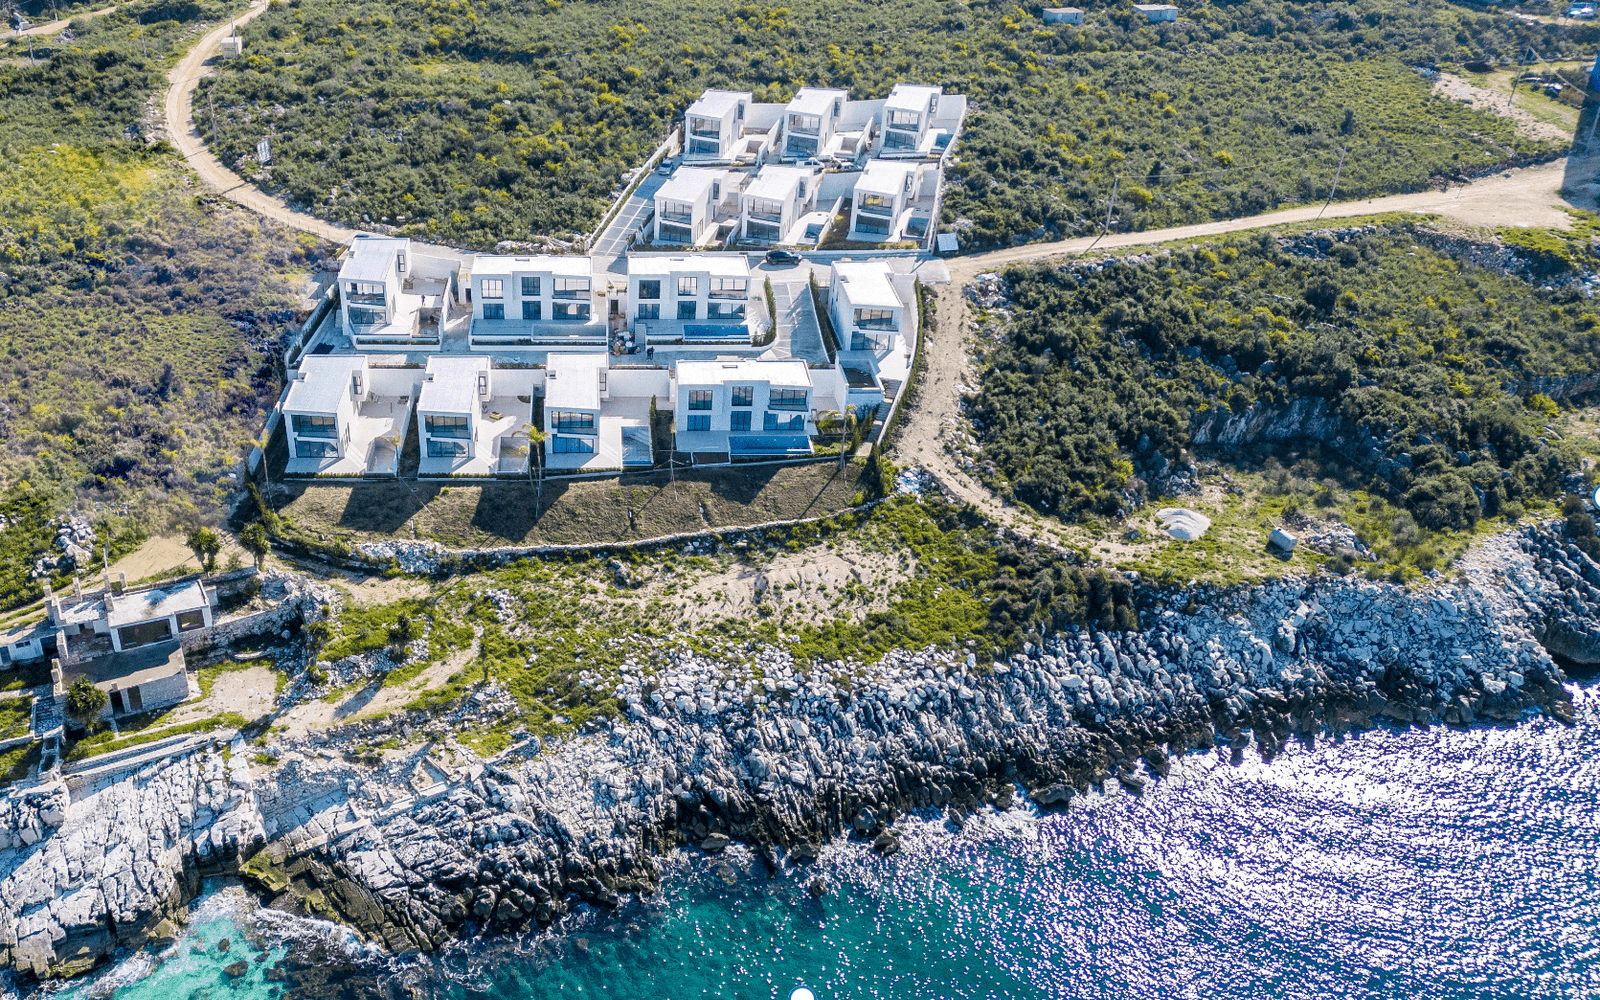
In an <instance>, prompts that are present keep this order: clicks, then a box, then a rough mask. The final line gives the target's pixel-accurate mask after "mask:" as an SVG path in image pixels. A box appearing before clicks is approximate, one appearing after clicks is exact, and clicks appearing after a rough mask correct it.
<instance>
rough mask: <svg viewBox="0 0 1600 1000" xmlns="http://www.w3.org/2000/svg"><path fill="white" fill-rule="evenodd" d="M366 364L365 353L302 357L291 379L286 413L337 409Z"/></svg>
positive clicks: (284, 406) (325, 411)
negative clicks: (352, 378)
mask: <svg viewBox="0 0 1600 1000" xmlns="http://www.w3.org/2000/svg"><path fill="white" fill-rule="evenodd" d="M366 368H367V359H366V356H365V355H349V354H344V355H336V354H313V355H311V356H310V357H307V358H302V359H301V361H300V371H299V374H298V375H296V376H295V378H294V379H293V380H292V381H291V382H290V383H289V395H288V396H287V397H286V398H285V399H284V401H283V410H284V412H285V413H334V412H336V411H337V410H338V409H339V403H340V402H341V401H342V400H343V399H344V397H345V396H346V395H347V394H348V393H349V392H350V379H351V377H352V376H354V375H355V374H356V373H357V372H364V371H366Z"/></svg>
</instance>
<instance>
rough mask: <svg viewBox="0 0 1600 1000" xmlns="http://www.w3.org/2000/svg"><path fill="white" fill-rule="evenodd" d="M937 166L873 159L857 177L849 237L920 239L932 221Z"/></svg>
mask: <svg viewBox="0 0 1600 1000" xmlns="http://www.w3.org/2000/svg"><path fill="white" fill-rule="evenodd" d="M938 177H939V171H938V168H937V167H936V166H933V165H930V164H924V163H917V162H902V161H897V160H872V161H869V162H868V163H867V169H866V170H863V171H862V172H861V176H860V177H859V178H858V179H857V180H856V186H855V195H854V198H853V201H852V205H851V211H850V231H849V234H848V238H849V239H851V240H854V241H857V242H862V243H890V242H894V241H897V240H906V239H913V240H920V239H922V238H924V237H925V236H926V235H927V233H928V229H929V227H930V226H931V225H932V224H933V210H934V205H935V202H936V199H937V195H938V183H939V182H938Z"/></svg>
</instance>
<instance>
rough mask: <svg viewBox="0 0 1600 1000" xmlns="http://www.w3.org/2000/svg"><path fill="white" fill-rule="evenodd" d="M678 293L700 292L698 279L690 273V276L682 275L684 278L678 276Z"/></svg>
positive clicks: (691, 293)
mask: <svg viewBox="0 0 1600 1000" xmlns="http://www.w3.org/2000/svg"><path fill="white" fill-rule="evenodd" d="M678 294H679V295H698V294H700V279H699V278H696V277H694V276H693V275H690V276H688V277H684V278H679V279H678Z"/></svg>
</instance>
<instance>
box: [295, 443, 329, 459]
mask: <svg viewBox="0 0 1600 1000" xmlns="http://www.w3.org/2000/svg"><path fill="white" fill-rule="evenodd" d="M338 455H339V444H338V442H336V441H296V442H295V443H294V457H295V458H337V457H338Z"/></svg>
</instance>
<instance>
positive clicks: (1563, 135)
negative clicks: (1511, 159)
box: [1433, 73, 1577, 142]
mask: <svg viewBox="0 0 1600 1000" xmlns="http://www.w3.org/2000/svg"><path fill="white" fill-rule="evenodd" d="M1433 92H1434V93H1435V94H1438V95H1439V96H1440V97H1448V98H1450V99H1451V100H1455V101H1465V102H1466V103H1468V104H1470V105H1471V106H1472V107H1473V108H1474V109H1476V110H1478V111H1487V112H1489V113H1490V114H1496V115H1505V116H1506V117H1508V118H1510V119H1511V120H1512V121H1514V122H1516V123H1517V131H1518V132H1521V133H1522V134H1523V135H1526V136H1529V137H1531V138H1534V139H1554V140H1555V141H1557V142H1568V141H1570V140H1571V139H1572V131H1571V130H1570V129H1564V128H1561V127H1560V126H1558V125H1552V124H1550V123H1549V122H1542V121H1540V120H1539V119H1537V118H1535V117H1534V116H1533V115H1532V114H1531V113H1529V112H1528V111H1527V110H1526V109H1524V108H1521V107H1518V106H1517V105H1515V104H1512V103H1510V100H1509V99H1510V94H1509V93H1507V92H1505V91H1499V90H1488V89H1485V88H1483V87H1476V86H1473V84H1472V82H1471V81H1470V80H1464V79H1462V78H1461V77H1459V76H1452V75H1451V74H1449V73H1441V74H1440V75H1439V79H1438V80H1437V81H1435V83H1434V85H1433ZM1573 114H1574V116H1576V114H1577V109H1576V108H1574V109H1573Z"/></svg>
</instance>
